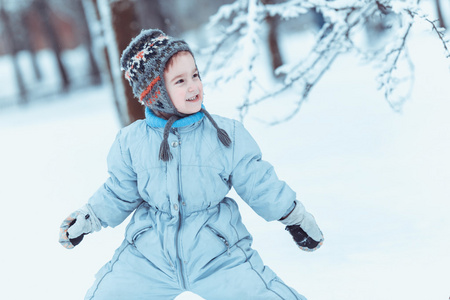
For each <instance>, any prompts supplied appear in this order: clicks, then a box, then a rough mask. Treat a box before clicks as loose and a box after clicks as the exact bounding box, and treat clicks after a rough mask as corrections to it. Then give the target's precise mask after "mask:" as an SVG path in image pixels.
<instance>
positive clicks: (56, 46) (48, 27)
mask: <svg viewBox="0 0 450 300" xmlns="http://www.w3.org/2000/svg"><path fill="white" fill-rule="evenodd" d="M33 4H34V7H35V8H36V10H37V12H38V13H39V15H40V16H41V20H42V23H43V27H44V30H45V32H46V33H47V38H48V39H49V42H50V46H51V48H52V50H53V52H54V54H55V58H56V62H57V64H58V70H59V74H60V76H61V80H62V90H63V91H67V90H68V89H69V86H70V80H69V77H68V76H67V71H66V68H65V66H64V63H63V62H62V58H61V52H62V49H61V42H60V40H59V35H58V32H57V31H56V30H55V28H54V26H53V24H52V21H51V17H50V7H49V6H48V3H47V2H46V1H45V0H34V2H33Z"/></svg>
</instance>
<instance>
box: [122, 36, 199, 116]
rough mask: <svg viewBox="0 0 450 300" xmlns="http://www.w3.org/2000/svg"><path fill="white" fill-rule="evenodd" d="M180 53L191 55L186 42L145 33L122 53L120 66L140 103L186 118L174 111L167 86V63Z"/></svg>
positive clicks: (137, 37) (154, 109)
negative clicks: (165, 79) (165, 69)
mask: <svg viewBox="0 0 450 300" xmlns="http://www.w3.org/2000/svg"><path fill="white" fill-rule="evenodd" d="M180 51H188V52H190V53H191V54H192V51H191V50H190V49H189V46H188V44H187V43H186V42H185V41H183V40H177V39H174V38H172V37H169V36H167V35H165V34H164V32H162V31H161V30H159V29H148V30H142V31H141V33H140V34H139V35H138V36H136V37H135V38H134V39H133V40H132V41H131V43H130V44H129V45H128V47H127V48H126V49H125V50H124V51H123V53H122V57H121V59H120V64H121V67H122V70H124V71H125V78H126V79H127V80H128V82H129V83H130V85H131V87H132V89H133V94H134V96H135V97H136V98H138V99H139V102H140V103H142V104H144V105H145V106H148V107H149V108H150V109H151V110H153V111H160V112H163V113H167V114H171V115H177V116H180V117H184V116H186V115H185V114H182V113H179V112H178V111H177V110H176V109H175V107H174V105H173V103H172V101H171V100H170V97H169V95H168V93H167V90H166V86H165V82H164V68H165V67H166V63H167V62H168V61H169V59H170V58H171V57H172V56H173V55H174V54H176V53H178V52H180ZM192 57H194V55H193V54H192Z"/></svg>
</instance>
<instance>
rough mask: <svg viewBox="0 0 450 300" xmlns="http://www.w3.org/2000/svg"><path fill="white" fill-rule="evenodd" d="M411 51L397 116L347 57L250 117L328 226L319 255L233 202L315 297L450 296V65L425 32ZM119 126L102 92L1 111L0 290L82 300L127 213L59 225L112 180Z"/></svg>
mask: <svg viewBox="0 0 450 300" xmlns="http://www.w3.org/2000/svg"><path fill="white" fill-rule="evenodd" d="M411 55H412V56H413V60H414V61H415V63H416V86H415V90H414V93H413V99H412V100H410V101H409V102H407V103H406V105H405V107H404V110H403V112H402V113H401V114H398V113H394V112H393V111H392V110H390V108H389V106H388V105H387V103H386V102H384V100H383V97H382V94H381V93H380V92H379V91H377V90H376V89H375V83H374V81H373V77H374V72H373V71H372V70H371V69H370V68H368V67H366V66H360V65H358V63H357V62H356V61H355V60H354V59H353V58H352V57H350V56H343V57H341V58H340V59H339V60H338V61H337V63H336V64H335V65H334V66H333V68H332V69H331V70H330V72H329V73H327V74H326V76H325V77H324V78H323V80H322V81H321V82H320V84H319V85H318V86H317V87H316V89H315V90H314V91H313V93H312V95H311V97H310V99H309V101H308V102H307V103H306V104H305V105H304V106H303V107H302V110H301V112H300V113H299V114H298V115H297V116H296V117H295V118H294V119H293V120H291V121H290V122H288V123H285V124H282V125H279V126H276V127H268V126H266V125H263V124H261V123H259V122H257V121H256V120H255V119H254V117H252V116H249V118H248V119H247V120H246V123H245V124H246V127H247V128H248V129H249V131H250V132H251V133H252V134H253V135H254V137H255V139H256V140H257V141H258V142H259V144H260V147H261V149H262V151H263V154H264V158H265V159H266V160H268V161H270V162H271V163H272V164H273V165H274V166H275V169H276V170H277V173H278V175H279V177H281V178H282V179H283V180H285V181H287V182H288V183H289V184H290V185H291V186H292V187H293V188H294V189H295V190H296V191H297V192H298V195H299V199H300V200H302V201H303V203H304V204H305V206H306V207H307V208H308V209H309V210H310V211H311V212H312V213H313V214H314V215H315V216H316V219H317V221H318V223H319V224H320V226H321V228H322V230H323V232H324V234H325V238H326V240H325V243H324V245H323V247H322V248H321V249H320V250H319V251H317V252H314V253H306V252H302V251H300V250H298V249H297V248H296V247H295V245H294V243H293V242H292V241H291V238H290V237H289V235H288V233H287V232H285V231H284V230H283V227H282V226H281V224H278V223H277V222H273V223H265V222H264V221H263V220H262V219H261V218H260V217H258V216H256V215H255V214H254V213H253V212H252V211H251V210H250V209H249V208H248V207H247V206H246V205H245V204H244V203H243V202H242V201H240V202H239V204H240V207H241V211H242V214H243V219H244V223H245V224H246V225H247V227H248V228H249V230H250V231H251V232H252V233H253V234H254V238H255V242H254V247H255V248H256V249H258V251H259V252H260V254H261V256H262V258H263V259H264V261H265V263H266V264H267V265H269V266H270V267H271V268H272V269H273V270H275V271H276V272H277V274H278V275H279V276H280V277H281V278H282V279H283V280H284V281H285V282H287V283H288V284H289V285H291V286H292V287H294V288H296V289H297V290H298V291H299V292H300V293H302V294H304V295H305V296H307V297H308V299H315V300H329V299H346V300H347V299H348V300H360V299H377V300H378V299H383V300H398V299H408V300H424V299H433V300H434V299H436V300H439V299H447V298H448V297H449V296H450V275H449V268H450V255H449V254H448V253H449V249H450V238H449V237H450V218H449V216H450V204H449V199H450V186H449V184H448V182H449V181H450V157H449V154H448V153H449V149H450V130H449V128H450V118H449V117H448V116H449V114H450V102H449V100H450V96H449V95H450V85H449V83H450V72H449V70H448V61H445V60H444V58H443V55H442V51H441V48H440V46H439V45H438V44H436V43H435V42H434V39H430V38H429V37H427V36H425V35H424V36H420V37H419V38H416V39H415V40H414V41H413V43H412V45H411ZM205 93H206V95H207V99H206V102H205V105H206V106H207V108H208V109H209V111H210V112H211V113H219V114H222V115H225V116H230V117H234V116H235V115H236V112H235V111H234V105H235V104H236V103H235V99H234V97H232V96H233V95H230V93H229V92H227V90H225V91H220V90H208V89H207V88H206V89H205ZM118 129H119V124H118V120H117V118H116V113H115V110H114V107H113V103H112V100H111V95H110V92H109V89H108V87H102V88H95V89H87V90H84V91H80V92H76V93H72V94H69V95H67V96H64V97H61V99H58V98H55V99H48V101H45V102H40V103H34V104H31V105H30V106H28V107H25V108H17V107H14V108H9V109H7V110H6V109H5V110H2V111H0V137H1V141H2V142H1V145H2V146H1V147H0V166H1V167H0V182H1V188H0V199H1V200H2V204H3V209H2V211H3V213H2V216H1V217H0V230H1V236H2V241H3V242H2V244H3V247H2V252H1V253H2V257H3V259H2V263H1V268H0V275H1V281H2V283H3V284H2V289H0V298H1V299H12V300H16V299H31V298H34V299H55V300H56V299H66V300H71V299H73V300H78V299H82V298H83V295H84V293H85V291H86V290H87V289H88V288H89V287H90V285H91V284H92V282H93V280H94V274H95V273H96V272H97V270H98V269H99V268H100V267H101V266H102V265H103V264H104V263H105V262H106V261H107V260H109V259H110V258H111V256H112V254H113V251H114V250H115V248H116V247H117V246H118V245H119V244H120V242H121V240H122V238H123V231H124V227H125V225H126V224H125V223H126V222H125V223H124V224H122V225H121V226H119V227H118V228H115V229H105V230H102V231H101V232H99V233H97V234H95V235H91V236H88V237H86V239H85V241H83V244H82V245H80V246H79V247H77V248H76V249H74V250H72V251H68V250H66V249H64V248H63V247H61V246H60V245H59V244H58V242H57V240H58V231H59V225H60V223H61V221H62V220H63V219H64V218H65V217H66V216H67V215H68V214H69V213H70V212H72V211H73V210H75V209H76V208H78V207H80V206H81V205H83V204H84V203H85V202H86V201H87V199H88V198H89V197H90V195H91V194H92V193H93V192H94V191H95V190H96V189H97V187H98V186H99V185H100V184H102V182H103V181H104V180H105V179H106V177H107V173H106V154H107V152H108V150H109V147H110V145H111V143H112V141H113V139H114V136H115V134H116V132H117V130H118ZM181 299H199V298H198V297H196V296H194V295H191V294H189V293H186V294H183V295H181V296H179V297H178V298H177V300H181Z"/></svg>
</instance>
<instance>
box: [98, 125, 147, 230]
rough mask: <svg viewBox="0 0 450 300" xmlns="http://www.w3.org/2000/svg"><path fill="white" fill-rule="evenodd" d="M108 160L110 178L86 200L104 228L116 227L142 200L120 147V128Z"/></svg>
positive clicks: (127, 157)
mask: <svg viewBox="0 0 450 300" xmlns="http://www.w3.org/2000/svg"><path fill="white" fill-rule="evenodd" d="M107 162H108V173H109V175H110V177H109V178H108V179H107V180H106V182H105V183H104V184H103V185H102V186H101V187H100V188H99V189H98V190H97V191H96V192H95V194H94V195H93V196H92V197H91V198H90V199H89V204H90V205H91V206H92V209H93V210H94V212H95V214H96V216H97V217H98V218H99V219H100V221H101V223H102V226H103V227H107V226H110V227H115V226H117V225H119V224H120V223H122V222H123V221H124V220H125V219H126V218H127V217H128V215H129V214H130V213H132V212H133V211H134V210H135V209H136V208H137V207H138V206H139V204H141V202H142V201H143V200H142V198H141V197H140V195H139V192H138V188H137V175H136V173H135V172H134V170H133V168H132V165H131V158H130V155H129V153H128V152H126V151H125V150H124V149H123V148H122V144H121V131H120V132H119V133H118V134H117V137H116V140H115V141H114V143H113V145H112V146H111V149H110V151H109V154H108V159H107Z"/></svg>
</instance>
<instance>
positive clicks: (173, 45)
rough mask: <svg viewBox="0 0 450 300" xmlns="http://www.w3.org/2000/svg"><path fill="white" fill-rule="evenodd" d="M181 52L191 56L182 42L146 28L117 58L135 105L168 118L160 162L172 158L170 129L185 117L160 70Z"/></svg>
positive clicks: (226, 139) (220, 134) (228, 142)
mask: <svg viewBox="0 0 450 300" xmlns="http://www.w3.org/2000/svg"><path fill="white" fill-rule="evenodd" d="M181 51H188V52H189V53H191V55H192V57H194V54H193V53H192V51H191V49H190V48H189V46H188V44H187V43H186V42H185V41H183V40H180V39H175V38H172V37H169V36H167V35H166V34H165V33H164V32H162V31H161V30H159V29H147V30H142V31H141V33H140V34H139V35H138V36H136V37H135V38H134V39H133V40H132V41H131V43H130V44H129V45H128V47H127V48H126V49H125V50H124V51H123V53H122V56H121V58H120V64H121V68H122V70H123V71H125V78H126V79H127V80H128V82H129V83H130V86H131V88H132V89H133V94H134V96H135V97H136V98H137V99H138V100H139V102H140V103H142V104H143V105H145V106H147V107H148V108H149V109H151V110H152V111H157V112H162V113H165V114H168V115H170V116H171V117H170V118H169V119H168V120H167V123H166V125H165V127H164V137H163V142H162V143H161V148H160V153H159V157H160V159H161V160H163V161H169V160H170V159H172V154H171V153H170V148H169V143H168V137H169V131H170V127H171V126H172V125H173V123H175V121H177V120H178V119H180V118H183V117H186V116H187V115H186V114H183V113H180V112H179V111H178V110H177V109H176V108H175V106H174V105H173V103H172V100H171V99H170V97H169V94H168V92H167V90H166V85H165V81H164V69H165V68H166V64H167V62H168V61H169V60H170V58H171V57H172V56H173V55H175V54H176V53H178V52H181ZM194 60H195V58H194ZM201 112H203V113H204V114H205V116H206V117H207V118H208V119H209V120H210V122H211V123H212V124H213V126H214V127H215V128H216V130H217V136H218V138H219V140H220V141H221V142H222V144H224V145H225V146H226V147H229V146H230V145H231V140H230V137H229V136H228V134H227V133H226V131H225V130H223V129H221V128H219V127H218V125H217V123H216V122H215V121H214V119H213V118H212V116H211V115H210V114H209V113H208V112H207V111H206V110H205V109H204V108H203V107H202V109H201Z"/></svg>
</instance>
